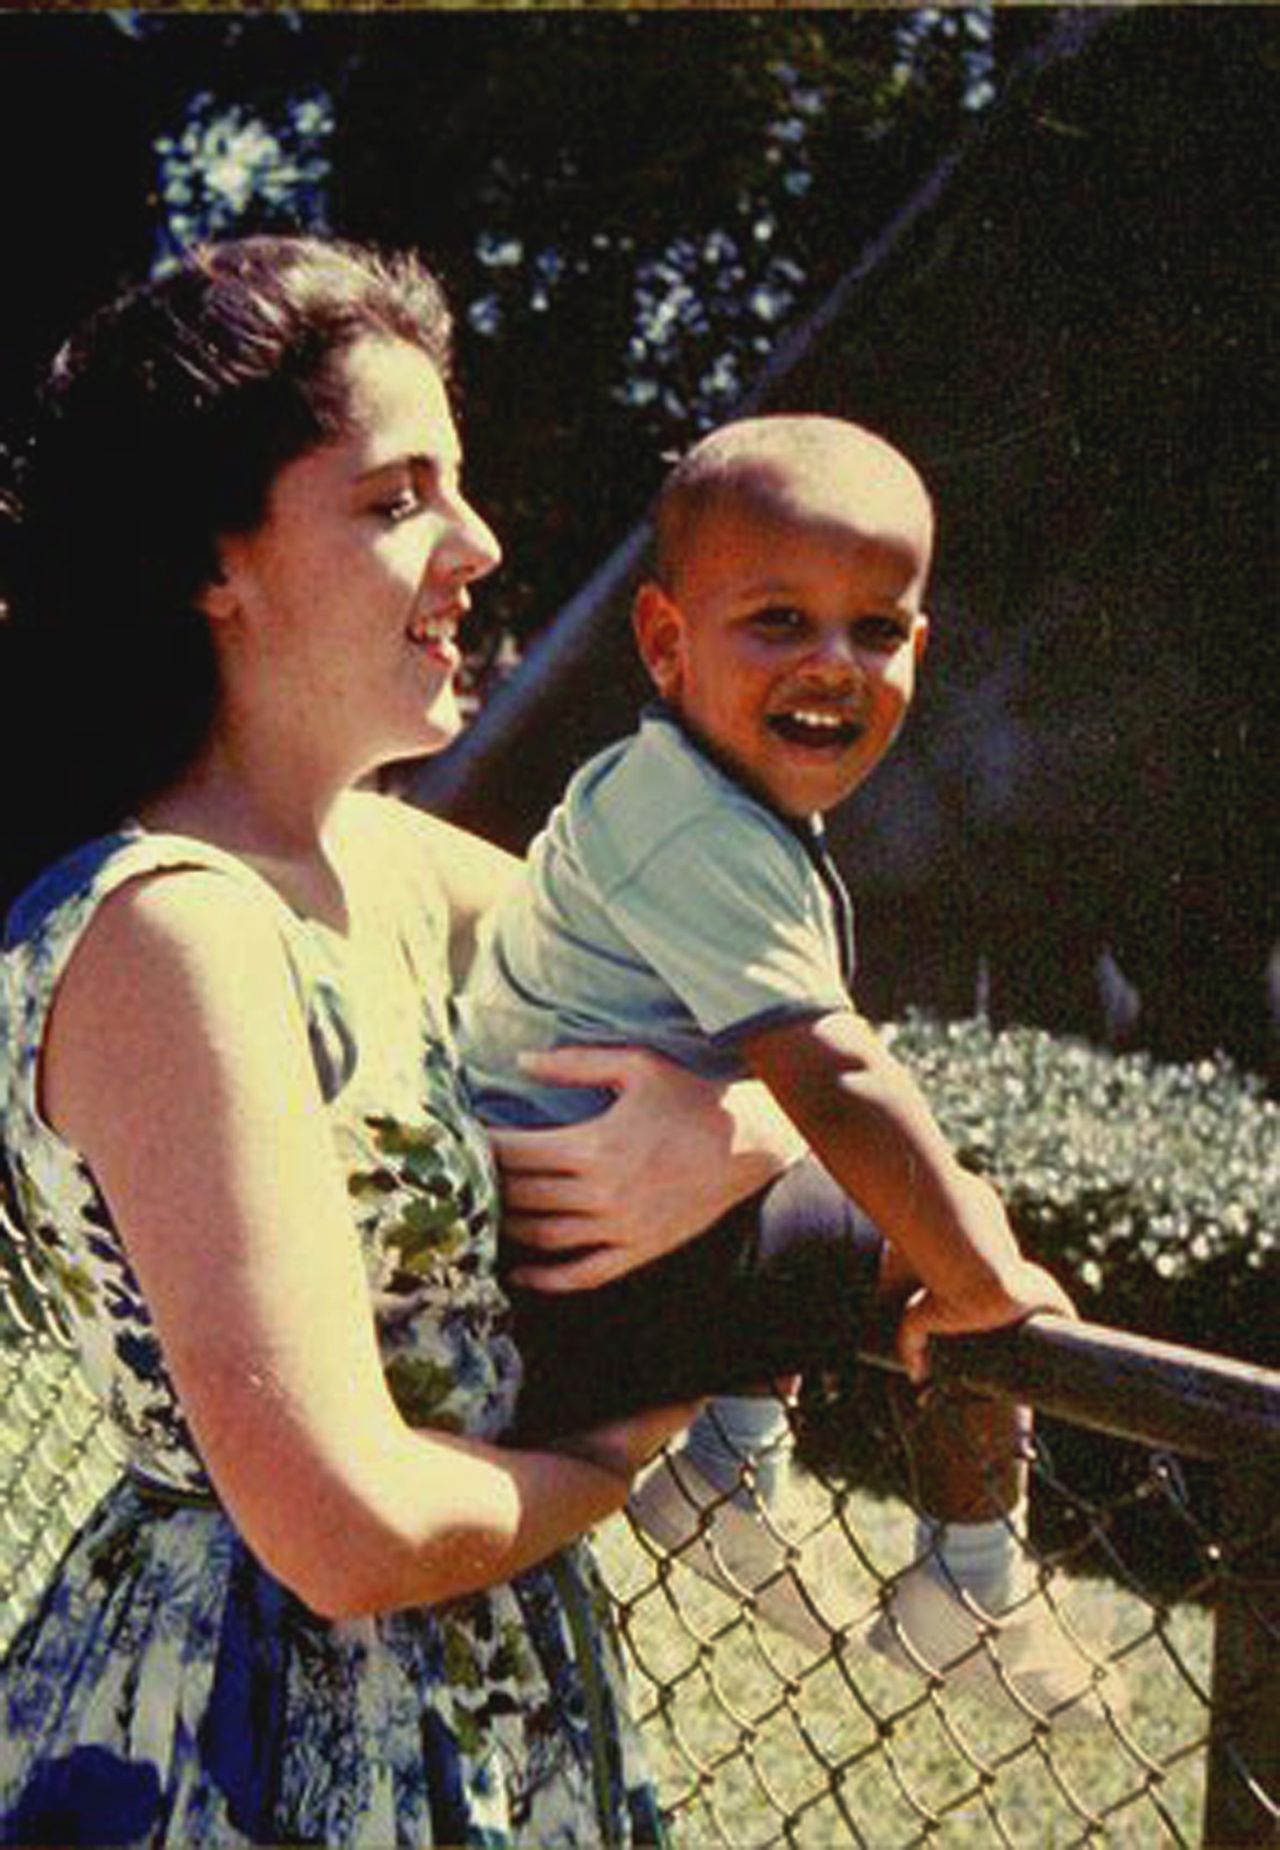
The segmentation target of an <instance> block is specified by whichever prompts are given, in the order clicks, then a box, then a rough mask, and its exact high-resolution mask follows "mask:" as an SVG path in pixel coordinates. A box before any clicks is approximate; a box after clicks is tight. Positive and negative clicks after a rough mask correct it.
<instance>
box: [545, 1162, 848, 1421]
mask: <svg viewBox="0 0 1280 1850" xmlns="http://www.w3.org/2000/svg"><path fill="white" fill-rule="evenodd" d="M881 1247H882V1240H881V1236H880V1234H879V1233H878V1232H877V1230H876V1229H875V1227H873V1226H872V1225H871V1223H870V1222H869V1221H868V1220H867V1219H866V1217H865V1215H863V1214H862V1213H861V1212H860V1210H859V1209H858V1208H857V1207H856V1206H855V1205H854V1203H853V1202H852V1201H850V1199H849V1197H848V1196H847V1195H846V1194H845V1193H844V1192H843V1190H841V1189H840V1188H838V1187H837V1186H836V1184H835V1183H834V1182H833V1181H832V1180H831V1178H830V1176H828V1174H827V1173H826V1171H825V1170H824V1169H822V1168H821V1167H820V1165H819V1164H817V1163H815V1162H811V1161H810V1162H804V1163H800V1164H797V1165H796V1167H795V1168H793V1169H791V1170H788V1172H787V1173H786V1175H784V1176H781V1177H780V1178H779V1179H778V1180H777V1181H776V1182H774V1183H772V1184H771V1185H770V1186H769V1187H768V1188H767V1189H764V1190H763V1191H762V1192H761V1193H760V1194H759V1195H756V1196H753V1197H752V1198H751V1199H750V1200H749V1201H746V1202H743V1203H742V1205H741V1206H740V1207H738V1208H735V1209H734V1211H733V1212H732V1213H731V1214H729V1215H727V1216H726V1218H725V1219H724V1220H722V1221H719V1222H717V1224H716V1225H715V1226H714V1227H712V1228H710V1229H709V1231H708V1232H706V1233H704V1234H700V1235H699V1236H698V1238H697V1239H694V1240H691V1241H689V1242H688V1244H687V1245H685V1246H682V1247H680V1248H679V1249H678V1250H677V1251H676V1252H673V1253H668V1254H667V1255H666V1256H665V1257H663V1258H662V1259H657V1260H655V1261H654V1262H653V1263H652V1264H651V1265H647V1266H642V1267H640V1269H639V1270H637V1271H635V1272H630V1273H628V1274H627V1276H626V1277H625V1278H621V1279H618V1280H616V1281H615V1282H614V1283H612V1284H609V1285H603V1286H600V1287H599V1288H598V1289H597V1290H594V1291H575V1292H571V1293H568V1294H566V1295H563V1296H555V1297H549V1296H548V1295H547V1294H546V1293H545V1292H538V1291H530V1290H518V1289H514V1288H513V1290H512V1302H513V1306H514V1311H515V1319H516V1340H517V1343H518V1344H519V1347H520V1351H521V1354H522V1356H523V1358H524V1364H525V1385H524V1389H523V1392H522V1394H521V1399H520V1406H519V1413H518V1421H517V1428H516V1433H515V1435H514V1436H515V1437H516V1438H517V1439H519V1440H520V1441H523V1442H524V1443H526V1444H528V1443H532V1442H535V1441H538V1440H541V1439H549V1438H552V1437H554V1436H555V1435H556V1434H557V1433H566V1432H581V1431H583V1430H585V1429H586V1428H587V1427H589V1426H593V1425H597V1424H599V1422H600V1421H602V1420H607V1419H613V1418H616V1417H617V1416H619V1415H620V1414H624V1413H634V1412H636V1411H637V1410H638V1409H640V1408H641V1407H652V1406H658V1405H660V1404H662V1403H663V1402H664V1401H673V1400H692V1399H696V1398H698V1397H700V1396H702V1395H704V1394H714V1393H726V1392H728V1393H731V1392H733V1391H735V1390H743V1389H751V1388H758V1387H760V1386H762V1385H764V1384H766V1383H768V1382H769V1381H771V1380H773V1379H774V1378H775V1377H777V1376H779V1375H788V1374H793V1373H799V1372H801V1371H803V1370H805V1369H814V1368H834V1367H838V1366H839V1365H841V1364H842V1363H847V1362H849V1361H850V1360H852V1358H853V1356H854V1354H855V1353H856V1351H857V1349H858V1346H859V1344H860V1342H861V1340H862V1336H863V1332H864V1330H865V1328H866V1324H867V1321H868V1318H869V1317H870V1315H871V1311H872V1305H873V1300H874V1298H875V1292H876V1284H877V1279H878V1276H879V1270H880V1253H881Z"/></svg>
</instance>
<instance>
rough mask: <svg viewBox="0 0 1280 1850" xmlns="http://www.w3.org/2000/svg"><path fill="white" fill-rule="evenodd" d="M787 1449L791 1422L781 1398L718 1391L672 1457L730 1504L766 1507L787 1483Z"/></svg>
mask: <svg viewBox="0 0 1280 1850" xmlns="http://www.w3.org/2000/svg"><path fill="white" fill-rule="evenodd" d="M791 1451H792V1444H791V1426H790V1422H789V1421H788V1419H787V1414H786V1409H785V1408H784V1407H783V1406H782V1404H781V1402H780V1401H778V1400H776V1399H775V1398H774V1397H773V1396H772V1395H771V1394H750V1395H742V1394H721V1395H717V1396H716V1398H715V1399H714V1400H713V1401H712V1402H711V1403H710V1404H709V1406H707V1407H705V1408H704V1409H703V1411H702V1412H701V1413H700V1414H699V1415H698V1417H697V1418H696V1419H695V1420H694V1422H693V1424H692V1426H690V1428H689V1430H688V1432H687V1433H686V1435H685V1438H684V1441H683V1443H682V1445H681V1447H680V1452H679V1453H678V1454H677V1456H678V1457H680V1456H683V1457H685V1458H687V1459H688V1460H689V1462H690V1464H692V1465H693V1466H694V1467H695V1468H696V1469H697V1470H698V1471H700V1472H701V1473H702V1475H703V1477H705V1478H706V1479H707V1481H708V1482H709V1483H711V1484H714V1485H715V1487H716V1489H717V1490H718V1491H720V1492H722V1494H724V1495H725V1496H729V1497H732V1499H733V1501H734V1502H735V1503H740V1504H742V1505H743V1507H744V1508H747V1509H751V1508H754V1507H758V1505H757V1499H758V1500H759V1502H760V1503H763V1504H764V1506H765V1508H766V1509H769V1508H771V1507H772V1506H773V1504H774V1503H775V1502H776V1501H777V1499H778V1496H779V1495H780V1493H781V1490H782V1487H783V1485H784V1483H785V1482H786V1476H787V1467H788V1464H789V1463H790V1459H791ZM748 1478H750V1482H751V1483H752V1484H753V1485H754V1495H753V1493H752V1490H751V1489H749V1488H748Z"/></svg>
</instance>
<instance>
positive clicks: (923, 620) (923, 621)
mask: <svg viewBox="0 0 1280 1850" xmlns="http://www.w3.org/2000/svg"><path fill="white" fill-rule="evenodd" d="M911 643H912V647H913V648H914V650H915V652H916V662H917V664H918V663H920V662H922V661H923V660H924V652H925V650H926V649H927V648H928V647H929V618H928V616H927V615H926V613H925V612H924V611H923V610H922V611H921V612H920V615H919V616H918V617H917V618H916V620H915V627H914V633H913V635H912V639H911Z"/></svg>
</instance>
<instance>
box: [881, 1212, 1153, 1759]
mask: <svg viewBox="0 0 1280 1850" xmlns="http://www.w3.org/2000/svg"><path fill="white" fill-rule="evenodd" d="M913 1284H914V1280H913V1279H912V1278H911V1277H910V1275H909V1273H908V1272H907V1270H906V1268H905V1267H904V1266H903V1264H902V1262H901V1260H900V1259H898V1257H897V1255H896V1254H895V1253H893V1251H892V1249H886V1263H885V1267H884V1272H883V1277H882V1286H883V1293H882V1295H883V1300H884V1303H885V1306H886V1308H889V1307H898V1306H900V1305H901V1304H902V1303H903V1302H905V1299H906V1297H907V1296H908V1295H909V1294H910V1290H911V1289H912V1286H913ZM895 1321H896V1318H895ZM889 1395H890V1404H891V1406H892V1408H893V1413H894V1420H895V1425H896V1428H897V1431H898V1435H899V1439H900V1441H901V1444H902V1450H903V1458H904V1463H905V1466H906V1470H907V1474H908V1478H909V1482H910V1486H911V1500H912V1503H913V1505H914V1507H915V1509H916V1512H917V1525H916V1547H917V1559H916V1561H915V1562H914V1563H913V1564H912V1566H911V1567H910V1568H908V1569H907V1571H906V1572H905V1573H904V1574H901V1575H899V1576H897V1577H896V1578H895V1580H894V1581H893V1582H891V1583H890V1586H889V1588H888V1589H887V1591H886V1597H885V1601H884V1605H883V1608H882V1611H881V1613H880V1614H879V1616H878V1617H877V1619H876V1621H875V1623H874V1624H873V1625H872V1627H871V1629H870V1631H869V1632H868V1634H867V1642H868V1643H869V1644H870V1645H871V1646H872V1648H873V1649H874V1650H877V1651H879V1652H880V1653H881V1654H882V1655H883V1656H886V1657H888V1658H889V1659H890V1660H892V1661H894V1662H896V1663H898V1664H900V1665H902V1666H904V1667H913V1668H915V1669H917V1670H920V1669H928V1670H931V1671H935V1672H941V1673H944V1674H945V1675H946V1677H947V1681H948V1683H953V1682H954V1683H960V1684H970V1685H972V1686H974V1687H975V1688H976V1689H978V1690H979V1691H980V1692H981V1693H983V1694H986V1695H987V1696H989V1697H994V1698H995V1699H996V1700H998V1701H1000V1700H1004V1699H1005V1691H1006V1688H1011V1689H1012V1690H1014V1691H1015V1692H1016V1693H1017V1696H1018V1697H1019V1698H1020V1699H1021V1700H1023V1701H1025V1702H1027V1703H1029V1704H1030V1705H1031V1706H1032V1707H1033V1708H1034V1709H1035V1710H1036V1711H1037V1712H1038V1713H1039V1714H1041V1715H1048V1716H1054V1715H1056V1716H1057V1718H1058V1720H1059V1721H1061V1722H1063V1723H1065V1724H1066V1725H1068V1726H1075V1725H1079V1724H1081V1723H1097V1722H1100V1721H1102V1720H1103V1719H1104V1712H1103V1710H1102V1708H1101V1707H1100V1706H1099V1705H1098V1703H1097V1701H1096V1699H1094V1700H1090V1701H1088V1702H1083V1701H1082V1700H1081V1699H1082V1698H1083V1697H1085V1696H1087V1695H1088V1694H1089V1692H1090V1691H1091V1690H1092V1689H1093V1688H1094V1687H1095V1686H1096V1687H1097V1688H1098V1689H1099V1690H1100V1692H1101V1694H1102V1696H1103V1698H1104V1701H1105V1703H1106V1705H1107V1706H1108V1707H1109V1708H1110V1710H1111V1711H1112V1713H1120V1712H1122V1711H1123V1708H1124V1689H1123V1686H1122V1684H1121V1682H1120V1679H1119V1678H1118V1677H1117V1676H1116V1675H1115V1674H1114V1673H1105V1672H1104V1670H1103V1669H1102V1667H1101V1666H1097V1667H1095V1664H1094V1662H1093V1660H1092V1659H1090V1658H1089V1657H1088V1656H1087V1655H1086V1654H1085V1653H1084V1652H1083V1651H1081V1650H1080V1649H1078V1648H1077V1647H1076V1646H1075V1645H1074V1644H1073V1643H1072V1642H1071V1640H1070V1639H1069V1638H1068V1636H1067V1634H1066V1633H1065V1631H1064V1629H1063V1627H1062V1625H1061V1624H1060V1622H1059V1621H1058V1619H1057V1618H1056V1616H1055V1615H1054V1613H1053V1612H1052V1611H1051V1610H1050V1608H1049V1606H1048V1604H1047V1603H1046V1601H1045V1600H1044V1598H1043V1595H1042V1592H1041V1589H1040V1585H1039V1581H1038V1577H1037V1572H1036V1567H1035V1562H1034V1558H1033V1557H1032V1555H1031V1553H1030V1550H1029V1547H1028V1545H1027V1541H1026V1536H1027V1518H1028V1509H1027V1491H1028V1480H1029V1460H1030V1457H1031V1442H1032V1430H1033V1421H1032V1414H1031V1409H1030V1408H1029V1407H1024V1406H1021V1405H1018V1404H1017V1403H1015V1402H1013V1401H1008V1400H997V1399H992V1398H989V1397H987V1396H985V1395H980V1394H976V1393H973V1392H970V1391H969V1390H967V1389H963V1388H957V1387H954V1386H948V1388H947V1389H946V1392H945V1393H937V1394H934V1393H930V1392H929V1391H928V1390H927V1389H926V1390H925V1391H924V1392H923V1393H921V1392H919V1391H917V1390H916V1389H914V1388H912V1387H911V1386H910V1385H909V1384H908V1383H907V1382H906V1381H904V1380H902V1379H900V1378H896V1377H895V1378H894V1379H893V1380H892V1381H891V1383H890V1387H889Z"/></svg>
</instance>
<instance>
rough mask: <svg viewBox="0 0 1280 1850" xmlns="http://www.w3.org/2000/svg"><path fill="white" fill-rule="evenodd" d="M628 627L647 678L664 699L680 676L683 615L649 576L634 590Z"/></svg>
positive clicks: (669, 696) (677, 687)
mask: <svg viewBox="0 0 1280 1850" xmlns="http://www.w3.org/2000/svg"><path fill="white" fill-rule="evenodd" d="M631 627H632V629H633V630H634V631H635V638H636V646H637V647H638V649H639V650H640V659H641V661H642V662H643V663H644V665H645V667H646V668H647V669H648V670H649V679H650V680H651V681H652V682H653V684H654V686H655V687H656V688H657V690H658V692H659V693H660V694H661V695H662V696H663V698H664V699H666V700H670V699H672V698H673V697H674V696H675V695H676V694H678V693H679V691H680V684H681V681H682V679H683V672H684V615H683V612H682V611H681V609H680V606H679V605H678V604H677V603H675V602H674V600H673V599H671V598H670V597H668V596H667V593H666V592H665V591H664V590H663V589H662V586H661V585H660V584H658V583H657V582H656V581H655V580H654V579H652V578H646V579H645V581H644V583H643V584H642V585H641V586H640V588H639V590H638V591H637V592H636V596H635V602H634V604H633V605H632V607H631Z"/></svg>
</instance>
